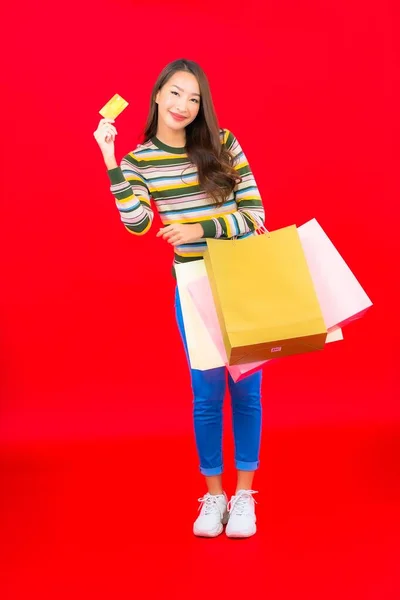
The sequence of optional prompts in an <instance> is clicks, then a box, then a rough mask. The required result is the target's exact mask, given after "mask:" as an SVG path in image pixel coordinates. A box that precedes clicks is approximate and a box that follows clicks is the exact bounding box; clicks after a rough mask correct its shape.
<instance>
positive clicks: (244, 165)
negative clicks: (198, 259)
mask: <svg viewBox="0 0 400 600" xmlns="http://www.w3.org/2000/svg"><path fill="white" fill-rule="evenodd" d="M224 141H225V144H226V147H227V149H228V150H229V151H230V152H231V153H232V155H233V157H234V168H235V169H236V171H237V172H238V173H239V175H240V176H241V178H242V181H241V182H240V183H238V184H236V186H235V188H234V190H233V193H234V198H235V201H236V205H237V210H236V211H234V212H232V213H230V214H227V215H223V216H220V217H215V218H213V219H207V220H205V221H201V225H202V227H203V230H204V237H205V238H207V237H212V238H225V239H228V238H232V237H235V236H238V235H244V234H246V233H250V232H251V231H255V230H256V229H258V228H260V227H263V226H264V221H265V213H264V207H263V204H262V200H261V196H260V192H259V191H258V187H257V183H256V180H255V178H254V175H253V173H252V171H251V168H250V165H249V163H248V161H247V158H246V156H245V154H244V152H243V150H242V148H241V146H240V144H239V142H238V140H237V139H236V137H235V136H234V135H233V133H232V132H231V131H228V130H225V136H224Z"/></svg>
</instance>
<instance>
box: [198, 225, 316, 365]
mask: <svg viewBox="0 0 400 600" xmlns="http://www.w3.org/2000/svg"><path fill="white" fill-rule="evenodd" d="M204 260H205V263H206V268H207V274H208V277H209V280H210V284H211V289H212V292H213V298H214V302H215V305H216V309H217V313H218V319H219V322H220V326H221V331H222V334H223V339H224V344H225V348H226V353H227V356H228V362H229V364H230V365H235V364H241V363H246V362H255V361H261V360H268V359H271V358H278V357H281V356H289V355H291V354H302V353H304V352H312V351H314V350H321V349H322V348H323V347H324V345H325V342H326V337H327V329H326V326H325V323H324V319H323V316H322V312H321V309H320V306H319V303H318V299H317V295H316V292H315V289H314V284H313V281H312V278H311V274H310V271H309V269H308V266H307V261H306V258H305V255H304V252H303V249H302V245H301V242H300V238H299V235H298V232H297V229H296V226H294V225H292V226H290V227H285V228H283V229H279V230H277V231H273V232H271V233H269V234H267V235H256V236H251V237H247V238H244V239H242V240H216V239H211V238H208V239H207V251H206V253H205V256H204Z"/></svg>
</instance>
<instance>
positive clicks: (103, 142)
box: [93, 119, 117, 158]
mask: <svg viewBox="0 0 400 600" xmlns="http://www.w3.org/2000/svg"><path fill="white" fill-rule="evenodd" d="M114 122H115V121H114V119H101V120H100V123H99V124H98V126H97V129H96V131H95V132H94V133H93V135H94V139H95V140H96V142H97V143H98V145H99V147H100V150H101V152H102V154H103V157H104V158H112V157H113V156H114V154H115V145H114V141H115V136H116V135H117V130H116V129H115V127H114V125H113V124H112V123H114Z"/></svg>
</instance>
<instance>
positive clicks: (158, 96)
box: [156, 90, 160, 104]
mask: <svg viewBox="0 0 400 600" xmlns="http://www.w3.org/2000/svg"><path fill="white" fill-rule="evenodd" d="M159 99H160V90H159V91H158V92H157V94H156V104H158V101H159Z"/></svg>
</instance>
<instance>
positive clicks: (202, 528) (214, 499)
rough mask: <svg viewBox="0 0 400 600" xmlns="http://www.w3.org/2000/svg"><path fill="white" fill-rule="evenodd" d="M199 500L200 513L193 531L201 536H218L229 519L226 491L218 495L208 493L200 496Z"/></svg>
mask: <svg viewBox="0 0 400 600" xmlns="http://www.w3.org/2000/svg"><path fill="white" fill-rule="evenodd" d="M199 502H200V506H199V510H200V514H199V516H198V517H197V519H196V521H195V522H194V525H193V533H194V535H198V536H201V537H216V536H217V535H219V534H220V533H222V530H223V528H224V527H223V526H224V525H225V523H226V522H227V520H228V511H227V505H228V498H227V497H226V494H225V492H224V493H223V494H219V495H218V496H212V495H211V494H206V495H205V496H203V498H199Z"/></svg>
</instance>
